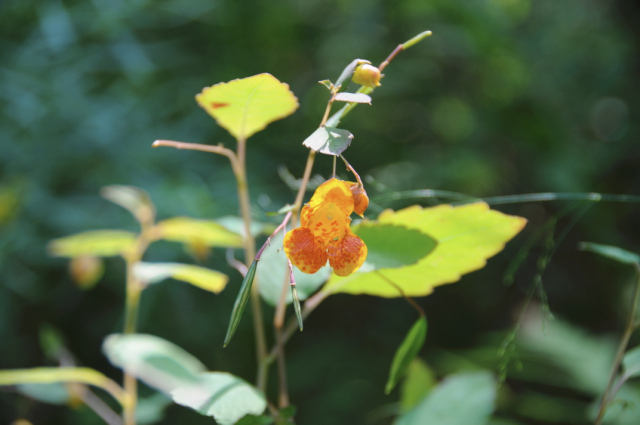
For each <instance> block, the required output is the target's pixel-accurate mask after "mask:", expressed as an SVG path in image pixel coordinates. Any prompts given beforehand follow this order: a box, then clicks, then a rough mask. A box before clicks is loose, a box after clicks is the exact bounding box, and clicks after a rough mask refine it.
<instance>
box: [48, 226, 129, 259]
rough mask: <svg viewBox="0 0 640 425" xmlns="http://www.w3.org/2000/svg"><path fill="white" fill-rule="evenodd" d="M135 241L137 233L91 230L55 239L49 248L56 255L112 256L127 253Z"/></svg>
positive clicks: (50, 252) (51, 253)
mask: <svg viewBox="0 0 640 425" xmlns="http://www.w3.org/2000/svg"><path fill="white" fill-rule="evenodd" d="M135 242H136V235H135V234H134V233H131V232H126V231H124V230H91V231H88V232H83V233H78V234H75V235H71V236H66V237H64V238H59V239H54V240H52V241H51V242H49V245H47V250H48V252H49V254H50V255H53V256H55V257H80V256H85V255H89V256H96V257H111V256H114V255H121V254H123V253H125V252H126V251H128V250H129V249H130V248H131V247H132V246H133V244H134V243H135Z"/></svg>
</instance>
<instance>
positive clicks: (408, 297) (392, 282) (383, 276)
mask: <svg viewBox="0 0 640 425" xmlns="http://www.w3.org/2000/svg"><path fill="white" fill-rule="evenodd" d="M375 273H376V274H377V275H378V276H380V277H381V278H382V279H384V281H385V282H387V283H388V284H389V285H391V286H393V287H394V288H396V289H397V290H398V292H400V295H402V296H403V297H404V299H405V300H407V302H408V303H409V304H411V306H412V307H413V308H415V309H416V310H417V311H418V313H419V314H420V316H422V317H426V315H425V314H424V310H423V309H422V307H420V306H419V305H418V303H417V302H416V300H414V299H413V298H411V297H410V296H408V295H407V294H405V292H404V291H403V290H402V288H401V287H400V285H398V284H397V283H395V282H394V281H392V280H391V279H389V278H388V277H387V276H385V275H383V274H382V273H381V272H380V270H376V271H375Z"/></svg>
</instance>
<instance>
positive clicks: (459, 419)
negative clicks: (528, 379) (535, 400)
mask: <svg viewBox="0 0 640 425" xmlns="http://www.w3.org/2000/svg"><path fill="white" fill-rule="evenodd" d="M495 398H496V382H495V379H494V378H493V376H492V375H491V374H490V373H488V372H467V373H460V374H457V375H451V376H448V377H447V378H446V379H445V380H444V381H442V383H440V385H438V386H437V387H435V388H434V389H433V391H431V392H430V393H429V395H427V396H426V397H425V398H424V399H423V400H422V401H421V402H420V404H418V405H417V406H416V407H415V408H414V409H412V410H410V411H409V412H407V413H405V414H404V415H402V416H400V417H399V418H398V420H396V421H395V422H394V425H425V424H446V425H485V424H486V423H487V420H488V419H489V416H490V415H491V413H492V412H493V409H494V403H495Z"/></svg>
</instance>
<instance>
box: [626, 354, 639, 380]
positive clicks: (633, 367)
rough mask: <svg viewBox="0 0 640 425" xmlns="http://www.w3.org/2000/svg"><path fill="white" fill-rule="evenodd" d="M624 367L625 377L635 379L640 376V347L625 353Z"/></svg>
mask: <svg viewBox="0 0 640 425" xmlns="http://www.w3.org/2000/svg"><path fill="white" fill-rule="evenodd" d="M622 366H623V367H624V375H625V377H627V378H635V377H638V376H640V346H638V347H636V348H633V349H631V350H629V351H627V352H626V353H624V357H623V358H622Z"/></svg>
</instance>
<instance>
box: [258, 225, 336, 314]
mask: <svg viewBox="0 0 640 425" xmlns="http://www.w3.org/2000/svg"><path fill="white" fill-rule="evenodd" d="M283 237H284V235H283V232H280V233H278V234H277V235H275V236H274V237H273V238H272V239H271V244H270V245H269V246H267V247H266V248H265V250H264V251H263V253H262V257H260V266H259V267H258V271H257V274H258V289H259V290H260V295H261V296H262V298H263V299H264V300H265V301H266V302H267V303H269V304H271V305H272V306H274V307H275V306H276V305H277V304H278V300H280V294H281V293H282V285H283V284H285V278H287V277H288V276H289V266H288V262H287V256H286V255H285V253H284V250H283V249H282V239H283ZM330 275H331V268H330V267H323V268H321V269H320V270H318V272H316V273H314V274H307V273H302V272H301V271H300V270H298V268H297V267H294V268H293V277H294V279H295V280H296V289H297V292H298V297H299V298H300V299H301V300H305V299H307V298H308V297H309V296H310V295H311V294H313V293H314V292H316V291H317V290H318V288H320V286H322V284H323V283H324V282H326V281H327V279H328V278H329V276H330ZM286 282H287V283H286V285H287V286H289V280H288V279H287V280H286ZM291 301H292V295H291V291H289V290H287V304H289V303H291Z"/></svg>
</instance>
